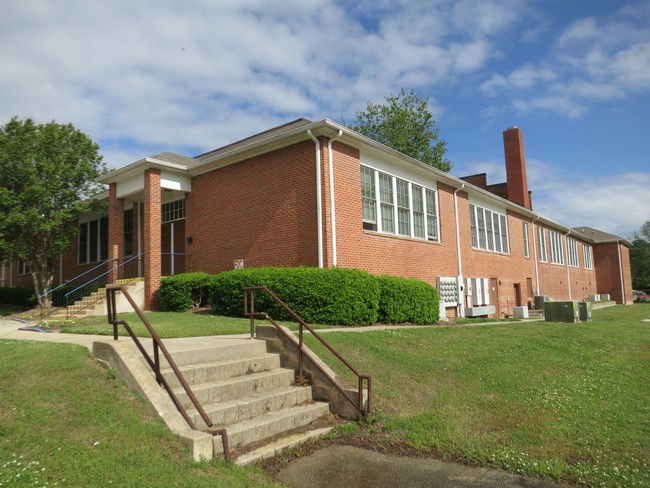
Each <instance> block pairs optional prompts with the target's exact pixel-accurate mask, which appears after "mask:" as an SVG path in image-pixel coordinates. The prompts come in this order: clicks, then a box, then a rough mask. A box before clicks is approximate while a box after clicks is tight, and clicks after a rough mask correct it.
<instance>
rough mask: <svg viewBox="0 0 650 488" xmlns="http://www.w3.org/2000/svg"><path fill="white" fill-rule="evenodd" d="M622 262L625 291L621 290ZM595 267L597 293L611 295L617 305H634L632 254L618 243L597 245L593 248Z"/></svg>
mask: <svg viewBox="0 0 650 488" xmlns="http://www.w3.org/2000/svg"><path fill="white" fill-rule="evenodd" d="M619 248H620V261H621V264H622V265H623V270H625V271H624V273H623V287H624V292H625V296H624V294H623V290H621V273H620V269H621V268H620V266H619ZM593 255H594V267H595V269H596V279H597V287H598V291H597V292H595V293H609V294H610V295H611V299H612V300H615V301H616V302H617V303H625V304H630V303H632V276H631V274H630V252H629V249H628V248H627V247H625V246H623V245H622V244H618V243H616V242H612V243H605V244H596V245H594V246H593Z"/></svg>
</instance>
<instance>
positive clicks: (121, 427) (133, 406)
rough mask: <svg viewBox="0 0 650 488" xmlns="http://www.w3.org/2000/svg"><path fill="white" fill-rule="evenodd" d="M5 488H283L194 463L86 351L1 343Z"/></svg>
mask: <svg viewBox="0 0 650 488" xmlns="http://www.w3.org/2000/svg"><path fill="white" fill-rule="evenodd" d="M0 371H2V374H1V375H0V487H5V486H6V487H9V486H11V487H27V486H29V487H35V486H75V487H95V486H103V487H107V486H133V487H136V486H138V487H140V486H143V487H145V486H146V487H158V486H159V487H169V486H192V487H213V486H220V487H221V486H224V487H258V486H262V487H264V486H268V487H271V486H281V485H278V484H275V483H273V482H271V481H270V480H269V479H268V478H267V477H266V476H265V475H264V474H263V473H262V472H261V471H259V470H256V469H252V468H248V469H244V468H237V467H234V468H232V469H230V468H228V467H227V466H226V465H225V464H224V463H223V462H220V461H214V462H212V463H193V462H192V461H191V456H190V453H189V452H188V450H187V448H186V447H185V446H183V445H182V444H181V443H180V441H179V440H178V438H177V437H176V436H174V435H172V434H171V433H170V432H169V431H168V430H167V428H166V427H165V426H164V424H163V422H162V420H161V419H159V418H158V417H157V416H156V414H155V412H153V411H152V409H151V408H150V407H149V406H148V405H146V404H145V403H144V401H142V399H140V398H139V397H137V396H136V395H135V394H134V393H133V392H132V391H131V390H130V389H128V388H127V387H126V386H124V385H123V384H122V383H121V382H120V381H118V380H116V379H114V377H113V376H112V373H111V372H110V371H106V370H104V369H102V368H101V367H100V366H99V365H98V364H97V363H96V362H95V361H94V360H93V359H92V358H91V357H90V355H89V354H88V352H87V351H86V350H85V349H83V348H80V347H77V346H72V345H62V344H50V343H38V342H31V341H7V340H0Z"/></svg>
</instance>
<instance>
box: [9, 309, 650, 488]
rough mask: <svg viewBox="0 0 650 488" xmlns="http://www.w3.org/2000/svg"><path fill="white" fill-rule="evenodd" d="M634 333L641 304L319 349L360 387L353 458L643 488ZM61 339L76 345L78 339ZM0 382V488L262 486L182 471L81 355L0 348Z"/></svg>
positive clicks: (252, 477) (132, 407)
mask: <svg viewBox="0 0 650 488" xmlns="http://www.w3.org/2000/svg"><path fill="white" fill-rule="evenodd" d="M180 316H183V317H180ZM152 317H153V319H152V322H154V324H155V325H156V326H157V328H158V326H160V327H161V328H162V329H166V330H167V331H166V332H165V333H164V334H163V333H161V335H166V334H167V335H166V336H168V337H173V336H177V335H176V334H182V335H203V334H204V333H207V332H206V331H213V332H212V333H217V332H215V331H217V330H225V331H226V333H229V332H235V331H236V332H238V333H245V332H247V331H248V327H249V321H248V320H243V319H226V318H219V317H214V316H205V318H203V317H202V316H199V315H197V316H195V317H194V318H191V317H192V316H191V314H169V315H168V318H165V315H164V314H153V315H152ZM187 317H190V318H189V319H188V318H187ZM644 319H650V304H636V305H633V306H616V307H609V308H604V309H600V310H596V311H594V320H593V322H591V323H581V324H555V323H545V322H509V323H502V324H497V323H491V324H489V325H482V326H481V325H479V326H474V327H463V326H448V327H447V326H441V327H440V326H439V327H417V328H403V329H392V330H369V331H368V332H363V333H344V332H336V331H333V332H329V333H327V334H326V335H325V334H324V337H325V338H326V339H327V340H328V341H329V342H330V343H332V344H333V345H335V347H336V348H337V349H338V350H339V351H341V352H342V353H343V355H344V356H345V357H346V358H348V359H349V360H350V362H351V363H352V364H353V365H355V366H356V367H357V368H358V369H359V370H360V371H361V372H363V373H368V374H371V375H372V376H373V388H374V409H375V414H374V415H373V417H372V418H371V419H370V420H371V421H370V422H368V425H367V426H365V427H363V430H364V431H365V433H364V436H365V438H366V439H368V442H369V444H376V445H379V444H380V443H385V442H386V439H389V442H390V441H398V442H405V443H407V444H409V445H410V446H412V447H413V448H415V449H418V450H419V451H421V452H422V453H424V454H425V455H432V456H438V457H441V458H443V459H450V460H460V461H462V462H468V463H471V464H475V465H480V466H485V467H495V468H499V469H503V470H506V471H510V472H513V473H520V474H523V475H528V476H537V477H544V478H551V479H557V480H561V481H565V482H571V483H579V484H582V485H587V486H612V487H614V486H621V487H632V486H650V466H649V464H650V454H649V453H650V322H645V321H644ZM104 320H105V319H104ZM167 320H168V322H167ZM203 320H205V321H206V322H205V323H204V322H202V321H203ZM221 321H223V322H221ZM97 326H99V327H104V333H111V331H110V327H109V326H108V325H100V324H97ZM66 327H68V326H66ZM69 327H70V328H71V329H70V330H71V331H75V332H77V331H79V329H81V328H86V325H80V324H79V323H77V324H70V325H69ZM87 328H88V331H90V329H91V326H90V325H88V326H87ZM92 333H97V330H92ZM308 339H312V338H309V337H308ZM309 344H310V347H312V348H313V349H314V350H316V351H319V353H320V348H318V347H317V345H315V344H313V343H312V342H311V341H309ZM323 358H324V359H325V360H326V362H328V364H330V366H332V367H333V368H334V369H338V364H337V363H335V362H334V361H331V360H330V359H329V358H328V356H327V355H326V354H323ZM0 368H1V369H0V370H1V371H2V372H3V374H2V375H0V473H2V474H0V482H4V483H5V485H4V486H7V481H5V480H11V482H12V483H14V482H15V481H16V479H17V477H16V475H17V474H21V471H20V469H19V468H20V467H22V468H23V469H26V470H27V472H29V473H32V474H31V475H30V476H32V477H34V478H35V480H34V481H38V482H39V483H41V484H44V482H45V481H47V482H49V483H50V484H53V483H54V482H57V481H58V482H59V484H62V483H63V482H62V480H63V479H66V484H68V485H73V486H78V485H83V486H94V485H97V486H99V485H101V486H107V485H108V481H107V480H113V484H114V485H116V486H122V485H126V486H163V485H166V486H173V485H174V484H178V485H183V486H203V485H205V486H207V485H208V484H211V485H212V486H215V485H216V486H266V485H265V483H269V482H268V480H267V479H266V478H264V476H263V475H262V474H260V473H259V472H257V471H255V470H246V469H236V470H233V471H230V470H228V469H227V468H225V466H224V465H223V464H221V463H219V462H218V461H215V462H214V463H210V464H201V465H195V464H193V463H192V462H191V461H190V460H189V453H188V452H187V450H186V449H185V448H184V447H182V446H180V444H179V442H177V440H176V439H175V438H174V437H173V436H171V435H170V434H168V433H167V432H166V430H165V428H164V426H163V425H162V423H161V422H160V421H159V420H158V419H157V418H156V416H155V414H154V413H152V412H150V411H149V409H148V408H147V407H146V406H145V404H144V403H143V402H142V401H140V400H139V399H138V398H137V397H136V396H135V395H134V394H132V393H131V392H130V391H128V390H127V389H126V388H125V387H124V386H122V384H121V383H120V382H119V381H116V380H114V379H113V378H112V377H111V375H110V373H107V372H106V371H104V370H102V369H100V368H99V367H98V366H96V365H95V364H94V363H93V362H92V360H91V359H90V358H89V357H88V355H87V353H86V352H85V351H84V350H81V349H79V348H74V347H72V346H63V345H52V344H37V343H27V342H17V341H0ZM352 430H354V429H352ZM341 435H346V434H341ZM347 435H351V434H347ZM143 439H146V442H145V441H143ZM96 442H99V444H95V443H96ZM427 453H429V454H427ZM21 455H22V456H23V457H22V458H20V456H21ZM18 462H20V463H21V465H20V466H18V465H17V463H18ZM37 462H38V463H40V464H35V463H37ZM30 463H31V464H30ZM116 466H119V469H116ZM43 468H45V469H44V470H42V469H43ZM38 469H40V470H42V471H38ZM21 476H23V475H22V474H21ZM25 476H27V475H25ZM127 480H128V481H127ZM133 480H135V481H133ZM180 480H182V481H180ZM9 484H10V483H9ZM34 485H35V484H34V482H30V483H26V484H25V485H11V486H34ZM0 486H3V485H0Z"/></svg>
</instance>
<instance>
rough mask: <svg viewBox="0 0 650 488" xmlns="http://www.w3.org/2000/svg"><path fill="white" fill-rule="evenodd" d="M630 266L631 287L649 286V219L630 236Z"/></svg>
mask: <svg viewBox="0 0 650 488" xmlns="http://www.w3.org/2000/svg"><path fill="white" fill-rule="evenodd" d="M630 241H632V247H631V248H630V267H631V268H632V287H633V288H634V289H635V290H639V289H641V290H644V289H648V288H650V220H649V221H647V222H646V223H645V224H643V225H642V226H641V228H640V229H639V230H638V231H637V232H634V233H633V234H632V237H631V238H630Z"/></svg>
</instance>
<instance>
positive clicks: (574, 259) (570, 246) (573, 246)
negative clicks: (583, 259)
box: [566, 237, 578, 268]
mask: <svg viewBox="0 0 650 488" xmlns="http://www.w3.org/2000/svg"><path fill="white" fill-rule="evenodd" d="M566 252H567V259H568V261H569V266H571V267H573V268H577V267H578V241H576V240H575V239H573V238H572V237H569V238H567V241H566Z"/></svg>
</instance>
